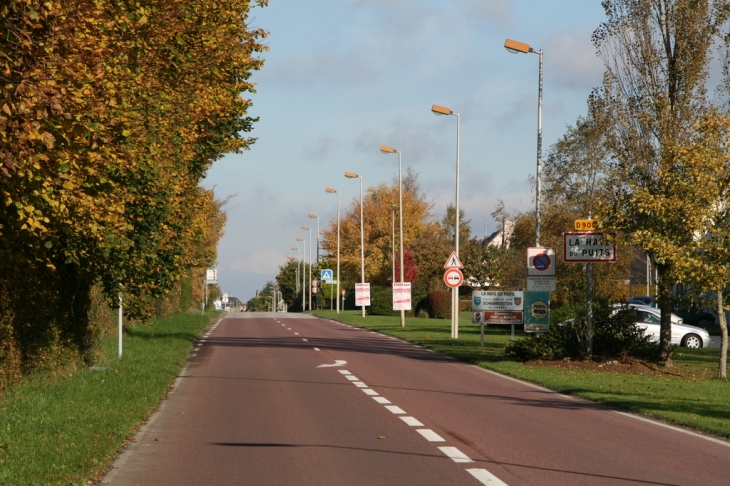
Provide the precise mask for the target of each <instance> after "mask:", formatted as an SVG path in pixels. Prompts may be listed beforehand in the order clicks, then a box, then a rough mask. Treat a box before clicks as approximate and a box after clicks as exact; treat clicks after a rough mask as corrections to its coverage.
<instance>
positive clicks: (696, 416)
mask: <svg viewBox="0 0 730 486" xmlns="http://www.w3.org/2000/svg"><path fill="white" fill-rule="evenodd" d="M316 314H317V315H320V316H321V317H326V318H329V319H333V320H338V321H341V322H345V323H347V324H352V325H355V326H359V327H363V328H367V329H370V330H373V331H378V332H381V333H383V334H387V335H390V336H395V337H398V338H401V339H403V340H405V341H408V342H412V343H415V344H419V345H421V346H424V347H426V348H430V349H433V350H435V351H438V352H441V353H444V354H446V355H449V356H453V357H455V358H458V359H460V360H463V361H465V362H467V363H473V364H476V365H479V366H481V367H483V368H487V369H491V370H494V371H498V372H500V373H504V374H506V375H510V376H514V377H516V378H521V379H524V380H527V381H530V382H533V383H536V384H539V385H542V386H545V387H547V388H550V389H553V390H556V391H559V392H561V393H565V394H570V395H575V396H579V397H582V398H586V399H588V400H592V401H596V402H601V403H605V404H608V405H611V406H615V407H618V408H622V409H625V410H629V411H632V412H635V413H639V414H644V415H648V416H652V417H655V418H659V419H663V420H667V421H669V422H673V423H675V424H678V425H684V426H688V427H692V428H694V429H697V430H701V431H705V432H709V433H712V434H716V435H719V436H721V437H725V438H730V383H729V382H728V381H725V380H719V379H717V378H705V377H704V376H708V375H709V376H711V375H712V374H713V372H714V370H715V369H716V368H717V363H718V361H719V350H718V349H687V348H676V349H675V352H674V363H675V365H676V367H677V369H678V370H680V371H681V373H682V375H683V376H673V375H671V374H665V373H656V374H651V375H635V374H622V373H616V372H610V371H603V372H595V371H587V370H580V369H573V370H571V369H561V368H551V367H544V368H543V367H534V366H526V365H524V364H522V363H521V362H519V361H516V360H514V359H510V358H509V357H507V356H505V354H504V348H505V346H507V344H508V343H509V338H510V336H509V334H510V332H509V326H504V327H487V328H485V334H484V347H480V346H479V326H478V325H476V324H472V323H471V314H470V313H468V312H464V313H462V315H461V318H460V324H459V339H451V322H450V321H449V320H444V319H417V318H410V319H406V327H404V328H403V327H400V320H399V319H400V318H398V317H383V316H367V317H365V318H364V319H363V318H362V316H361V315H360V312H359V311H341V312H340V313H339V314H336V313H335V312H332V311H317V312H316ZM517 335H518V337H521V336H524V334H523V333H518V334H517Z"/></svg>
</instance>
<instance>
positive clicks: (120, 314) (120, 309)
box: [118, 284, 122, 359]
mask: <svg viewBox="0 0 730 486" xmlns="http://www.w3.org/2000/svg"><path fill="white" fill-rule="evenodd" d="M121 285H122V284H119V286H120V287H121ZM118 327H119V359H122V291H121V290H120V291H119V325H118Z"/></svg>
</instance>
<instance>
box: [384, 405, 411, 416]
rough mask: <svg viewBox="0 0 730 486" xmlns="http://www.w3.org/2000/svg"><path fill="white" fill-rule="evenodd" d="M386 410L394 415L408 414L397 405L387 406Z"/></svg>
mask: <svg viewBox="0 0 730 486" xmlns="http://www.w3.org/2000/svg"><path fill="white" fill-rule="evenodd" d="M385 408H387V409H388V411H389V412H391V413H394V414H396V415H399V414H402V413H406V411H405V410H403V409H402V408H400V407H398V406H396V405H386V406H385Z"/></svg>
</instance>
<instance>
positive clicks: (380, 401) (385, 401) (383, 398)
mask: <svg viewBox="0 0 730 486" xmlns="http://www.w3.org/2000/svg"><path fill="white" fill-rule="evenodd" d="M373 400H375V401H376V402H378V403H380V404H381V405H385V404H386V403H390V400H388V399H387V398H385V397H373Z"/></svg>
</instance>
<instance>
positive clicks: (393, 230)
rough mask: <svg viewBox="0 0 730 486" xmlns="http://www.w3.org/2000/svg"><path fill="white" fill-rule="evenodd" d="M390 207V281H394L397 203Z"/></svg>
mask: <svg viewBox="0 0 730 486" xmlns="http://www.w3.org/2000/svg"><path fill="white" fill-rule="evenodd" d="M390 209H391V216H392V218H391V221H390V229H391V233H392V234H393V245H392V247H391V248H392V249H393V259H392V260H391V261H392V262H393V280H391V282H395V210H396V209H398V205H397V204H392V205H391V206H390Z"/></svg>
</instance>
